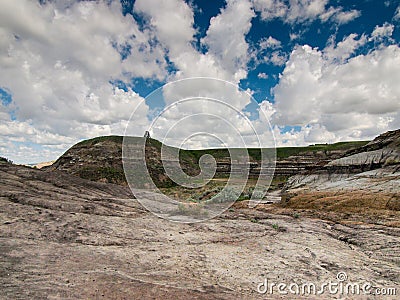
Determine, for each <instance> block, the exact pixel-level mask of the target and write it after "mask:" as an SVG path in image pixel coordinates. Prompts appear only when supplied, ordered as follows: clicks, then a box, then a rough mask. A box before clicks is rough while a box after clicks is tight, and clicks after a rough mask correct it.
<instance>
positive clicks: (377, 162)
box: [282, 130, 400, 225]
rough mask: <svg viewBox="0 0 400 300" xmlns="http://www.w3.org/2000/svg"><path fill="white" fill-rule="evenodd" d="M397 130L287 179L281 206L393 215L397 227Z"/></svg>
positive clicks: (399, 155) (399, 140)
mask: <svg viewBox="0 0 400 300" xmlns="http://www.w3.org/2000/svg"><path fill="white" fill-rule="evenodd" d="M399 145H400V130H396V131H390V132H387V133H384V134H382V135H380V136H378V137H377V138H375V139H374V140H373V141H372V142H370V143H368V144H367V145H365V146H362V147H360V148H358V149H354V150H352V151H349V152H348V153H347V154H346V155H345V156H344V157H342V158H339V159H337V160H333V161H331V162H330V163H328V164H327V165H326V166H325V167H323V168H320V169H319V170H316V171H313V172H308V173H306V174H298V175H296V176H293V177H291V178H289V180H288V182H287V184H286V186H285V188H284V191H283V201H282V205H283V206H285V207H291V208H297V209H317V210H324V211H341V212H345V213H367V214H370V215H374V216H375V217H376V218H377V219H379V218H380V217H381V216H383V215H387V214H390V215H393V216H394V217H395V220H397V221H396V224H397V225H399V224H400V214H399V212H400V159H399V158H400V146H399Z"/></svg>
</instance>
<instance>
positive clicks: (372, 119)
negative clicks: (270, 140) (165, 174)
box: [0, 0, 400, 163]
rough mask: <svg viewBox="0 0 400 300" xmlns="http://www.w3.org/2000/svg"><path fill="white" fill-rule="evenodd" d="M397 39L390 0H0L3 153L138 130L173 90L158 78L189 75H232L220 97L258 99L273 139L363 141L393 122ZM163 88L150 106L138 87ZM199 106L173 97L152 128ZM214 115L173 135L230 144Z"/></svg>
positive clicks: (286, 142)
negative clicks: (229, 86) (229, 85)
mask: <svg viewBox="0 0 400 300" xmlns="http://www.w3.org/2000/svg"><path fill="white" fill-rule="evenodd" d="M399 42H400V3H399V1H398V0H396V1H395V0H387V1H382V0H379V1H378V0H354V1H351V0H346V1H345V0H226V1H220V0H215V1H209V0H187V1H184V0H136V1H130V0H121V1H119V0H115V1H112V0H107V1H77V0H62V1H61V0H53V1H51V0H41V1H37V0H18V1H14V0H0V156H3V157H7V158H9V159H11V160H13V161H14V162H17V163H35V162H42V161H50V160H54V159H56V158H57V157H59V156H60V155H61V154H62V153H63V152H65V151H66V150H67V149H68V148H69V147H70V146H71V145H73V144H74V143H76V142H78V141H80V140H83V139H87V138H92V137H95V136H101V135H112V134H118V135H122V134H124V132H125V129H126V128H128V127H129V129H130V130H129V134H133V135H138V136H143V133H144V131H145V130H148V129H149V128H150V127H151V124H152V121H154V119H155V117H154V116H155V115H157V113H159V111H160V109H161V110H162V109H163V108H165V107H166V105H168V103H170V102H169V101H170V99H168V97H171V90H169V91H166V90H165V89H163V88H162V86H163V85H164V84H166V83H171V82H175V81H179V80H184V79H187V78H191V77H206V78H215V80H217V81H218V80H219V81H227V82H230V83H232V84H233V86H237V87H238V88H237V89H234V90H232V89H229V91H228V94H229V93H230V92H232V93H231V94H229V97H227V96H226V94H225V96H226V102H227V103H228V104H232V105H233V106H235V107H237V108H238V109H241V110H242V111H244V110H246V107H247V106H248V104H249V102H250V101H256V102H257V104H258V105H259V108H260V109H261V110H262V111H263V112H264V113H265V114H266V116H267V117H268V119H269V122H268V124H270V126H269V127H268V126H266V127H268V128H266V127H265V128H264V127H263V126H265V124H264V123H257V121H255V123H254V124H255V126H256V127H257V126H258V127H257V128H259V132H261V133H260V134H264V133H265V134H268V132H269V133H271V132H272V133H273V135H274V137H275V141H276V145H277V146H300V145H308V144H314V143H333V142H337V141H346V140H369V139H372V138H374V137H375V136H377V135H379V134H380V133H382V132H385V131H388V130H393V129H398V128H400V85H399V82H400V45H399ZM186 84H188V85H189V87H190V92H189V94H190V95H194V94H196V89H199V91H200V90H201V91H202V93H205V94H206V95H208V96H210V97H214V98H215V97H217V98H218V97H224V96H223V95H221V93H220V92H221V91H219V92H216V91H215V90H212V88H210V86H211V85H208V84H207V85H199V84H197V85H196V84H193V81H190V80H189V81H186ZM159 88H160V89H161V92H159V93H158V94H162V95H163V96H162V97H164V99H163V100H162V101H160V103H163V104H159V105H158V106H157V105H154V101H153V102H152V101H149V100H148V98H146V96H148V95H149V94H150V95H151V93H152V92H153V91H155V90H157V89H159ZM178 88H179V89H180V90H179V89H178V90H173V89H172V92H173V93H172V94H174V95H178V94H179V95H181V96H182V97H184V96H190V95H189V94H187V91H186V92H185V91H183V89H182V87H178ZM207 89H209V90H207ZM206 90H207V91H206ZM159 91H160V90H159ZM167 92H169V93H170V94H168V93H167ZM175 93H177V94H175ZM156 94H157V93H156ZM153 95H154V94H153ZM168 95H169V96H168ZM249 95H252V97H253V99H254V100H250V96H249ZM153 98H154V97H153ZM146 99H147V100H146ZM207 105H208V106H207V111H219V109H217V108H215V109H214V107H212V105H213V104H207ZM210 105H211V106H210ZM200 107H203V106H201V105H200ZM196 109H197V110H198V109H199V106H198V105H196V104H194V103H192V104H190V103H186V104H185V105H181V106H179V107H176V106H174V107H173V108H171V109H170V111H169V114H164V115H162V116H161V117H159V118H157V120H158V122H159V123H158V124H157V126H154V128H152V129H151V132H152V136H154V137H156V138H157V137H159V136H163V134H164V135H165V131H166V130H168V129H170V128H172V127H174V124H176V119H177V118H179V117H181V118H182V117H184V116H186V115H190V114H194V113H195V112H196ZM133 112H135V113H134V115H133V117H132V113H133ZM203 112H204V111H203ZM217 114H218V113H217ZM219 116H224V118H226V119H229V120H230V121H232V122H233V123H232V124H233V125H232V126H233V128H235V130H236V129H237V132H239V135H240V134H242V133H243V132H245V131H246V128H245V127H246V125H245V124H244V123H243V120H240V118H235V117H234V114H232V115H231V114H230V113H228V112H226V111H224V110H221V112H220V115H219ZM216 119H217V118H206V119H204V118H203V119H202V121H201V122H199V123H200V124H197V125H199V126H195V127H194V126H193V127H192V126H181V127H180V128H179V130H177V131H176V132H173V135H172V136H171V142H170V144H174V141H176V140H175V139H174V138H176V136H178V135H179V136H183V137H188V136H190V135H191V134H193V132H200V131H202V132H203V131H204V132H208V133H209V134H211V133H213V132H216V133H218V134H220V135H221V138H222V139H226V140H228V141H229V143H228V145H229V146H234V145H236V144H235V143H237V139H235V138H232V137H231V135H232V134H233V133H232V132H230V133H229V134H228V133H227V132H225V133H224V132H223V130H221V131H219V130H218V129H221V128H222V127H221V128H219V127H218V126H216V125H215V123H214V121H215V122H217V121H216ZM235 122H236V123H235ZM200 125H201V126H200ZM175 127H176V126H175ZM175 127H174V128H175ZM157 130H159V131H157ZM174 135H175V136H174ZM269 136H270V135H269ZM212 146H215V144H213V143H211V142H210V141H209V140H207V138H206V137H203V138H199V139H197V140H196V139H193V140H192V141H191V142H188V143H187V144H186V147H189V148H191V147H192V148H203V147H212Z"/></svg>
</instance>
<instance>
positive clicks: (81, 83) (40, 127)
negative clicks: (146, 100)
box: [0, 0, 167, 151]
mask: <svg viewBox="0 0 400 300" xmlns="http://www.w3.org/2000/svg"><path fill="white" fill-rule="evenodd" d="M0 24H1V29H0V69H1V72H0V86H1V87H2V88H3V87H4V88H5V89H6V90H7V91H9V93H10V95H11V99H12V102H11V103H9V104H8V105H7V107H2V109H1V111H2V112H3V113H2V115H4V113H7V114H11V113H12V112H13V115H14V118H16V119H15V120H10V117H8V121H7V122H3V123H2V129H3V130H2V131H1V133H0V134H1V135H2V136H3V139H5V140H8V141H11V139H12V140H15V138H16V136H17V135H18V136H19V138H20V139H21V140H24V141H26V142H28V143H36V144H39V145H46V143H48V141H49V139H51V140H54V137H57V139H56V140H57V141H58V142H60V143H61V141H62V140H63V141H64V143H68V144H69V143H72V142H75V141H77V140H79V139H82V138H87V137H92V136H95V135H96V134H97V133H100V132H102V133H106V132H111V131H112V130H113V129H116V131H115V133H120V134H121V133H123V126H122V124H123V122H124V120H127V119H128V118H129V114H130V111H131V110H132V108H133V107H134V106H135V103H137V102H138V101H141V100H142V98H141V97H140V96H139V95H138V94H136V93H135V92H133V91H132V90H130V89H128V90H127V91H123V90H121V89H117V88H114V87H113V86H112V84H110V81H112V80H113V79H115V78H119V79H121V80H126V81H129V80H130V78H131V77H132V76H139V77H143V78H152V79H159V80H161V79H163V78H165V76H166V75H167V72H166V70H165V67H166V62H165V58H164V56H165V53H164V49H162V47H160V46H159V45H156V44H154V43H153V42H152V39H153V37H152V36H151V33H150V32H149V31H148V30H144V31H141V30H139V26H138V24H137V22H136V21H135V20H134V19H133V18H132V16H130V15H127V16H123V15H122V14H121V6H120V5H119V3H118V2H112V3H111V4H110V5H107V4H106V3H105V2H100V1H99V2H72V1H70V2H69V3H68V5H66V4H65V3H64V5H62V2H60V1H56V2H49V3H47V4H43V5H40V4H39V3H37V2H34V1H26V0H21V1H17V2H16V1H9V0H5V1H3V2H2V9H1V11H0ZM122 48H124V49H126V51H125V52H126V53H124V57H122V56H123V55H122V53H121V49H122ZM146 119H147V118H146V113H145V112H144V114H143V120H142V121H141V122H145V121H146ZM54 151H56V150H54ZM58 151H61V150H58Z"/></svg>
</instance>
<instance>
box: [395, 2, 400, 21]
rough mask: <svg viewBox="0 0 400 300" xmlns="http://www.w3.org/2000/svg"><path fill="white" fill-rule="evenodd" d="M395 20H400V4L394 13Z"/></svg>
mask: <svg viewBox="0 0 400 300" xmlns="http://www.w3.org/2000/svg"><path fill="white" fill-rule="evenodd" d="M393 20H395V21H399V20H400V5H399V6H397V8H396V12H395V13H394V16H393Z"/></svg>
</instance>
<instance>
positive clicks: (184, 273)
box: [0, 163, 400, 299]
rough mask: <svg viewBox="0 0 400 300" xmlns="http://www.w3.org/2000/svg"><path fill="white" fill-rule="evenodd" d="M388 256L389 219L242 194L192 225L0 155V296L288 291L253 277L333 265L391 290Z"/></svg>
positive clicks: (397, 237)
mask: <svg viewBox="0 0 400 300" xmlns="http://www.w3.org/2000/svg"><path fill="white" fill-rule="evenodd" d="M399 254H400V229H399V228H396V227H388V226H379V225H374V224H369V223H363V224H339V223H334V222H329V221H323V220H320V219H318V218H312V217H303V216H300V217H298V216H296V217H294V216H291V215H287V214H286V215H285V214H280V213H279V210H278V209H277V208H276V209H275V208H274V206H273V205H271V204H261V205H259V206H258V209H248V206H247V203H246V202H240V203H237V205H235V206H234V207H232V208H230V209H229V210H228V211H226V212H225V213H224V214H223V215H221V216H220V217H218V218H216V219H213V220H210V221H207V222H204V223H197V224H181V223H173V222H169V221H167V220H163V219H160V218H157V217H155V216H154V215H152V214H151V213H149V212H147V211H146V210H144V209H143V208H142V206H141V205H140V204H139V203H138V201H137V200H135V199H133V197H132V196H131V194H130V191H129V190H128V189H126V188H125V187H122V186H117V185H113V184H105V183H104V184H102V183H96V182H90V181H86V180H83V179H80V178H77V177H73V176H70V175H68V174H62V173H59V172H53V171H42V170H34V169H30V168H26V167H19V166H14V165H11V164H6V163H1V164H0V285H1V289H0V298H1V299H46V298H48V299H88V298H91V299H102V298H105V299H160V298H161V299H266V298H267V299H271V298H272V299H274V298H276V299H281V298H285V299H288V298H296V297H295V296H293V295H292V296H290V295H287V296H286V297H285V296H280V295H279V294H278V292H277V290H275V293H274V294H272V295H271V294H267V295H260V294H259V293H258V292H257V285H258V284H259V283H261V282H263V280H264V279H268V280H269V281H273V282H276V283H280V282H282V283H287V284H290V283H291V282H298V283H299V282H300V283H301V282H313V283H315V284H316V285H317V284H322V283H324V282H327V281H335V280H336V275H337V273H339V272H346V274H347V276H348V281H350V282H359V283H364V282H370V283H371V284H372V285H373V286H376V287H394V288H397V292H400V291H399V283H400V259H399ZM313 297H315V296H311V298H313ZM297 298H298V297H297ZM319 298H322V299H330V298H334V299H335V298H342V297H341V296H340V295H330V294H324V295H322V296H321V297H319ZM350 298H351V299H355V298H357V297H355V296H354V295H353V296H351V297H349V299H350ZM358 298H360V299H372V298H373V296H365V295H364V296H359V297H358ZM392 298H393V297H389V298H387V299H392ZM379 299H382V297H380V298H379Z"/></svg>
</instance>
